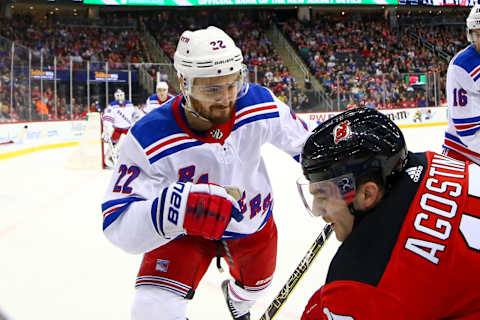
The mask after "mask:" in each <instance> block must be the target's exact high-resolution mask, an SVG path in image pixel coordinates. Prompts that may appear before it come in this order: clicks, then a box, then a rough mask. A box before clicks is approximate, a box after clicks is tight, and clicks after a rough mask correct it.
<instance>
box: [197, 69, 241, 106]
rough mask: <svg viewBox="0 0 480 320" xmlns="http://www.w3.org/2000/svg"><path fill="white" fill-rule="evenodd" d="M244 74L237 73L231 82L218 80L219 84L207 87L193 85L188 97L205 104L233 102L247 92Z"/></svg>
mask: <svg viewBox="0 0 480 320" xmlns="http://www.w3.org/2000/svg"><path fill="white" fill-rule="evenodd" d="M246 74H247V73H246V71H244V70H242V71H240V72H238V73H237V77H233V79H231V80H219V82H215V83H213V84H208V85H198V84H193V85H192V87H191V89H190V96H191V97H193V98H194V99H196V100H199V101H204V102H207V103H215V102H222V101H225V100H227V101H235V100H237V99H240V98H241V97H243V96H245V94H246V93H247V91H248V81H247V78H246Z"/></svg>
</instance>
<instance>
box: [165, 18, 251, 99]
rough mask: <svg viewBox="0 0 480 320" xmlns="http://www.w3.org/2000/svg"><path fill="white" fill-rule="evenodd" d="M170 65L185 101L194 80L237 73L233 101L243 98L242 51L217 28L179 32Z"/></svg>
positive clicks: (245, 89)
mask: <svg viewBox="0 0 480 320" xmlns="http://www.w3.org/2000/svg"><path fill="white" fill-rule="evenodd" d="M173 65H174V67H175V69H176V70H177V73H178V76H179V77H181V78H183V86H182V91H183V93H184V95H185V97H186V98H187V99H188V96H190V95H191V94H192V85H193V80H194V79H195V78H211V77H219V76H226V75H231V74H235V73H239V75H240V77H239V84H238V85H239V88H238V89H239V90H238V94H237V98H240V97H241V96H243V95H245V93H246V91H247V90H248V82H247V67H246V66H245V65H244V64H243V55H242V51H241V50H240V49H239V48H238V47H237V46H236V45H235V42H234V41H233V40H232V38H231V37H230V36H229V35H228V34H226V33H225V32H224V31H223V30H221V29H219V28H217V27H213V26H210V27H208V28H206V29H200V30H196V31H190V30H187V31H185V32H183V33H182V35H181V36H180V39H179V41H178V45H177V50H176V51H175V55H174V57H173ZM187 102H188V100H187Z"/></svg>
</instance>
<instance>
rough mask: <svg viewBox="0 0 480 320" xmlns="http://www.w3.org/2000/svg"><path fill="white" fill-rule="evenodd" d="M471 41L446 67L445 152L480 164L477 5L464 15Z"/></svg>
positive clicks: (479, 19)
mask: <svg viewBox="0 0 480 320" xmlns="http://www.w3.org/2000/svg"><path fill="white" fill-rule="evenodd" d="M466 22H467V39H468V41H470V42H471V44H470V45H469V46H468V47H466V48H465V49H463V50H462V51H460V52H459V53H457V54H456V55H455V56H454V57H453V59H452V60H451V61H450V64H449V66H448V70H447V88H446V90H447V103H448V113H447V114H448V127H447V130H446V132H445V142H444V145H443V147H444V154H445V155H448V156H449V157H453V158H455V159H459V160H466V159H469V160H472V161H474V162H476V163H477V164H480V126H479V125H478V123H479V121H480V95H479V92H480V5H478V4H477V5H475V6H474V7H473V8H472V10H471V11H470V14H469V15H468V17H467V21H466Z"/></svg>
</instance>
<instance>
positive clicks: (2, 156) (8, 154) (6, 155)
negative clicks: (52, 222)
mask: <svg viewBox="0 0 480 320" xmlns="http://www.w3.org/2000/svg"><path fill="white" fill-rule="evenodd" d="M446 125H447V123H446V122H433V123H413V124H401V125H399V127H400V128H420V127H434V126H446ZM76 145H78V141H72V142H62V143H54V144H47V145H43V146H35V147H31V148H26V149H22V150H16V151H11V152H6V153H0V160H3V159H8V158H14V157H19V156H23V155H26V154H29V153H32V152H36V151H41V150H48V149H55V148H63V147H72V146H76Z"/></svg>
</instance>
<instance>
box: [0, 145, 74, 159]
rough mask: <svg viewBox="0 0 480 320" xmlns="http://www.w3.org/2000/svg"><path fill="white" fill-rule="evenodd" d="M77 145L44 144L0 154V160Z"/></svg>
mask: <svg viewBox="0 0 480 320" xmlns="http://www.w3.org/2000/svg"><path fill="white" fill-rule="evenodd" d="M76 145H78V141H71V142H61V143H53V144H46V145H42V146H35V147H31V148H25V149H22V150H15V151H10V152H5V153H0V160H3V159H9V158H14V157H19V156H23V155H26V154H29V153H32V152H36V151H41V150H48V149H56V148H64V147H73V146H76Z"/></svg>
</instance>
